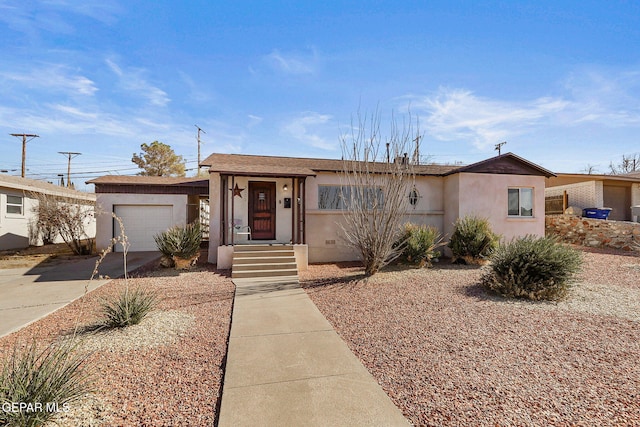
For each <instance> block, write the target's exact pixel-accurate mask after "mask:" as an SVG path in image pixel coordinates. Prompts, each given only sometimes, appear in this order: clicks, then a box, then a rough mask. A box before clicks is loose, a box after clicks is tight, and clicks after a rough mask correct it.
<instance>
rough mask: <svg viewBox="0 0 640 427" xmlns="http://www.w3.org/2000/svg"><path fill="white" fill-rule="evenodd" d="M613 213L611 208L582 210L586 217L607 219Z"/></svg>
mask: <svg viewBox="0 0 640 427" xmlns="http://www.w3.org/2000/svg"><path fill="white" fill-rule="evenodd" d="M610 213H611V208H586V209H583V210H582V216H583V217H585V218H595V219H607V218H609V214H610Z"/></svg>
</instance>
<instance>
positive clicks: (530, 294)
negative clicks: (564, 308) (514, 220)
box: [481, 236, 582, 300]
mask: <svg viewBox="0 0 640 427" xmlns="http://www.w3.org/2000/svg"><path fill="white" fill-rule="evenodd" d="M581 264H582V257H581V254H580V252H578V251H576V250H575V249H572V248H570V247H568V246H565V245H563V244H561V243H558V241H557V240H556V239H554V238H551V237H535V236H525V237H521V238H518V239H515V240H512V241H511V242H509V243H508V244H506V245H501V246H500V247H498V248H497V249H496V250H495V251H494V252H493V255H492V256H491V265H490V266H488V267H485V268H487V269H486V270H485V272H484V274H483V276H482V279H481V283H482V284H483V286H484V287H486V288H487V289H489V290H492V291H494V292H497V293H499V294H501V295H503V296H506V297H513V298H526V299H531V300H558V299H561V298H563V297H564V296H566V294H567V292H568V290H569V286H570V284H571V281H572V279H573V277H574V275H575V274H576V273H577V272H578V271H579V270H580V266H581Z"/></svg>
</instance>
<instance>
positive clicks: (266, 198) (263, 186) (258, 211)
mask: <svg viewBox="0 0 640 427" xmlns="http://www.w3.org/2000/svg"><path fill="white" fill-rule="evenodd" d="M249 226H250V227H251V238H252V239H254V240H275V239H276V183H275V182H251V181H250V182H249Z"/></svg>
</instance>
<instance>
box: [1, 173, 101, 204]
mask: <svg viewBox="0 0 640 427" xmlns="http://www.w3.org/2000/svg"><path fill="white" fill-rule="evenodd" d="M0 187H4V188H12V189H16V190H21V191H25V192H35V193H44V194H51V195H55V196H64V197H72V198H75V199H83V200H95V199H96V195H95V194H94V193H85V192H83V191H77V190H73V189H71V188H66V187H61V186H59V185H54V184H50V183H48V182H45V181H39V180H37V179H31V178H22V177H20V176H12V175H5V174H0Z"/></svg>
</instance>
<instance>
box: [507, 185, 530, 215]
mask: <svg viewBox="0 0 640 427" xmlns="http://www.w3.org/2000/svg"><path fill="white" fill-rule="evenodd" d="M508 191H509V194H508V205H509V206H508V214H509V216H516V217H525V218H530V217H533V188H528V187H524V188H509V190H508Z"/></svg>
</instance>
